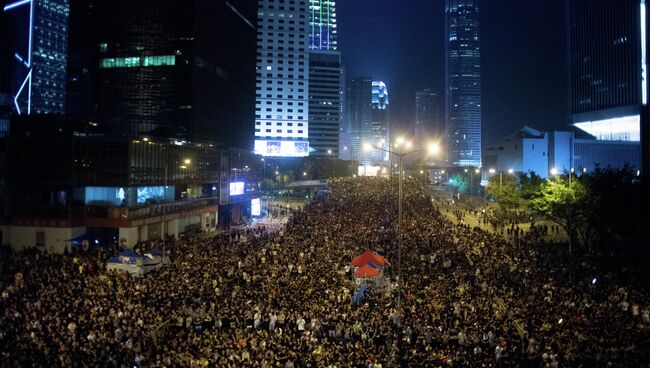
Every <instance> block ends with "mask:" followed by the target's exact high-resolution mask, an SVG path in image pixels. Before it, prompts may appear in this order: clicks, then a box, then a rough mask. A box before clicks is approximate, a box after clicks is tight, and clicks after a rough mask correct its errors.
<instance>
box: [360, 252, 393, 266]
mask: <svg viewBox="0 0 650 368" xmlns="http://www.w3.org/2000/svg"><path fill="white" fill-rule="evenodd" d="M368 262H372V263H374V264H376V265H377V266H381V267H384V266H386V263H387V262H386V259H385V258H384V257H382V256H380V255H378V254H375V253H373V252H371V251H369V250H367V251H365V252H363V253H361V255H358V256H356V257H354V258H353V259H352V265H353V266H354V267H361V266H363V265H365V264H368Z"/></svg>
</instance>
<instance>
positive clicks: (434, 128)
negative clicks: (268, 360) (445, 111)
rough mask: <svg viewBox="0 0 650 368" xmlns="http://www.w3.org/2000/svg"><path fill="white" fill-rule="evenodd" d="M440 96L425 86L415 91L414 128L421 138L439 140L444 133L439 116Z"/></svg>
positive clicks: (442, 123)
mask: <svg viewBox="0 0 650 368" xmlns="http://www.w3.org/2000/svg"><path fill="white" fill-rule="evenodd" d="M440 111H441V108H440V96H439V94H438V92H437V91H434V90H433V89H430V88H427V89H424V90H422V91H417V92H415V129H414V133H415V135H416V136H417V137H419V138H421V139H425V138H428V139H435V140H439V139H442V137H443V136H444V135H445V124H444V121H443V119H442V116H441V113H440Z"/></svg>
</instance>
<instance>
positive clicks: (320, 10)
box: [309, 0, 343, 158]
mask: <svg viewBox="0 0 650 368" xmlns="http://www.w3.org/2000/svg"><path fill="white" fill-rule="evenodd" d="M336 38H337V30H336V2H335V1H330V0H310V2H309V144H310V147H311V150H310V151H311V152H312V155H313V156H316V157H319V156H320V157H325V158H333V157H338V156H339V139H340V128H341V114H342V109H341V92H342V90H341V89H342V85H343V83H342V75H341V74H342V73H341V54H340V53H339V52H338V51H336V48H337V44H336Z"/></svg>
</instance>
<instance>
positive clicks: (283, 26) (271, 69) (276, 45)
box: [255, 0, 310, 157]
mask: <svg viewBox="0 0 650 368" xmlns="http://www.w3.org/2000/svg"><path fill="white" fill-rule="evenodd" d="M308 14H309V6H308V3H307V2H305V1H295V0H280V1H272V0H260V1H259V2H258V27H257V35H258V37H257V81H256V90H257V91H256V102H255V152H257V153H259V154H261V155H264V156H279V157H301V156H308V155H309V151H310V149H309V52H308V51H309V47H310V40H309V31H310V27H309V19H307V15H308Z"/></svg>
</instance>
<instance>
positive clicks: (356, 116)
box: [345, 77, 372, 163]
mask: <svg viewBox="0 0 650 368" xmlns="http://www.w3.org/2000/svg"><path fill="white" fill-rule="evenodd" d="M345 104H346V106H345V114H346V117H345V119H346V120H347V125H348V126H349V127H350V140H351V142H352V158H353V160H359V161H370V160H369V159H364V157H365V156H367V155H366V153H365V152H363V149H362V147H363V143H366V142H365V141H364V140H363V139H364V134H365V132H366V131H368V130H369V129H370V124H371V122H372V79H370V78H367V77H357V78H353V79H351V80H350V81H348V82H347V83H346V93H345ZM368 143H369V142H368ZM367 163H368V162H367Z"/></svg>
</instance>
